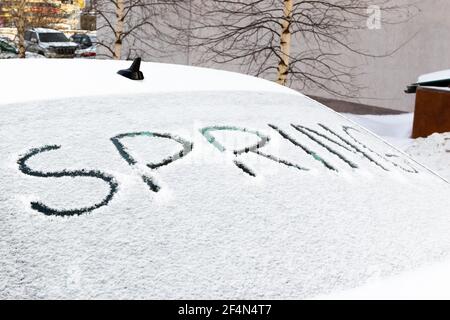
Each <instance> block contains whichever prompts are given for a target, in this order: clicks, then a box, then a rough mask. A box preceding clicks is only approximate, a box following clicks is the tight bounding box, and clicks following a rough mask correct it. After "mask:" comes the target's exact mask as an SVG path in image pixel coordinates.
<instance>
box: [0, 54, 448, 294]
mask: <svg viewBox="0 0 450 320" xmlns="http://www.w3.org/2000/svg"><path fill="white" fill-rule="evenodd" d="M30 61H31V60H30ZM128 64H129V63H128V62H107V63H106V62H100V63H98V62H91V61H79V62H78V63H77V62H73V61H70V62H67V63H66V62H64V63H62V62H60V61H59V64H58V70H56V69H55V66H56V65H54V62H53V61H49V60H46V59H43V60H39V61H38V60H35V61H32V62H29V63H26V67H23V68H22V67H21V66H22V64H21V63H10V62H9V61H6V63H3V61H1V62H0V70H1V71H2V73H3V71H4V70H6V74H4V76H3V77H1V78H0V82H1V86H0V87H1V88H2V95H4V96H5V97H6V99H5V100H2V102H1V105H0V150H1V152H0V211H1V214H0V298H172V299H176V298H187V299H189V298H190V299H200V298H201V299H209V298H225V299H226V298H230V299H231V298H243V299H249V298H273V299H274V298H276V299H283V298H308V297H314V296H317V295H324V294H327V293H330V292H334V291H338V290H345V289H349V288H353V287H358V286H361V285H364V284H365V283H367V281H368V280H370V279H372V278H373V277H374V276H377V277H381V278H384V277H388V276H391V275H396V274H399V273H402V272H403V271H405V270H412V269H415V268H417V267H420V266H423V265H426V264H427V263H430V262H437V261H441V260H442V259H445V258H448V257H450V233H449V232H448V230H449V229H450V219H449V215H448V208H449V207H450V197H449V196H448V195H449V192H450V186H449V184H448V183H446V182H445V181H444V180H442V179H441V178H440V177H438V176H436V175H435V174H434V173H433V172H430V171H429V170H428V169H426V168H424V167H423V166H421V165H420V164H418V163H416V162H415V161H414V160H412V159H410V158H409V157H408V156H406V155H405V154H404V153H402V152H401V151H399V150H397V149H395V148H394V147H392V146H390V145H388V144H386V143H385V142H384V141H382V140H380V139H379V138H378V137H377V136H375V135H374V134H373V133H371V132H368V131H367V130H365V129H363V128H362V127H360V126H358V125H357V124H355V123H352V122H350V121H348V120H347V119H345V118H344V117H342V116H340V115H338V114H336V113H334V112H332V111H330V110H329V109H327V108H325V107H323V106H322V105H320V104H318V103H317V102H314V101H313V100H311V99H308V98H306V97H304V96H303V95H301V94H297V93H295V92H293V91H291V90H288V89H285V88H282V87H280V86H277V85H275V84H272V83H270V82H267V81H263V80H258V79H254V78H251V77H245V76H240V75H237V74H233V73H227V72H215V71H213V70H206V69H198V68H186V67H179V66H169V65H162V64H144V65H143V70H144V73H145V75H146V80H144V81H143V82H132V81H129V80H127V79H125V78H122V77H120V76H118V75H117V74H116V73H115V71H116V70H118V69H120V68H123V67H126V66H128ZM24 65H25V64H24ZM21 68H22V69H21ZM18 71H19V72H18ZM19 75H20V76H19ZM5 79H6V80H5ZM30 79H31V80H30ZM80 79H86V82H85V83H87V84H88V85H89V86H88V87H86V88H83V86H82V85H81V84H80V83H82V82H79V81H80ZM28 81H34V82H31V83H29V82H28ZM94 83H95V86H94V87H90V86H91V85H93V84H94ZM23 88H26V90H27V93H29V94H30V95H28V94H27V95H25V94H23ZM64 95H68V96H73V98H69V97H63V96H64ZM13 102H14V103H13Z"/></svg>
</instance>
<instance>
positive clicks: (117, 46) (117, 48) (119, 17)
mask: <svg viewBox="0 0 450 320" xmlns="http://www.w3.org/2000/svg"><path fill="white" fill-rule="evenodd" d="M124 15H125V3H124V0H117V6H116V26H115V30H114V35H115V39H114V56H113V58H114V60H120V58H121V57H122V37H123V31H124V29H123V28H124V19H125V17H124Z"/></svg>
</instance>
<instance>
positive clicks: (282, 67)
mask: <svg viewBox="0 0 450 320" xmlns="http://www.w3.org/2000/svg"><path fill="white" fill-rule="evenodd" d="M293 2H294V0H284V9H283V21H282V23H281V24H282V29H281V36H280V50H281V53H280V56H281V57H280V61H279V63H278V74H277V83H279V84H281V85H283V86H285V85H286V80H287V76H288V72H289V57H290V53H291V30H290V26H291V21H292V8H293Z"/></svg>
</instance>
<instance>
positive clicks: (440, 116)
mask: <svg viewBox="0 0 450 320" xmlns="http://www.w3.org/2000/svg"><path fill="white" fill-rule="evenodd" d="M436 132H437V133H444V132H450V90H449V89H447V88H442V89H440V88H430V87H420V86H419V87H418V88H417V93H416V108H415V111H414V125H413V133H412V138H414V139H415V138H420V137H422V138H425V137H428V136H429V135H431V134H433V133H436Z"/></svg>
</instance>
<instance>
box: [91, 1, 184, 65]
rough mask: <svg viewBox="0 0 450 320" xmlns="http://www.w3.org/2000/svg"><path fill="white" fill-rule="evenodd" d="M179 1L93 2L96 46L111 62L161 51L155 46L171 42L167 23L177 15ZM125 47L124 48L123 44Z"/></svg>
mask: <svg viewBox="0 0 450 320" xmlns="http://www.w3.org/2000/svg"><path fill="white" fill-rule="evenodd" d="M182 2H183V1H182V0H94V1H93V3H92V4H93V8H94V9H95V11H96V13H97V17H98V18H97V31H98V32H99V33H102V35H103V36H102V37H101V38H100V37H99V39H98V45H99V46H101V47H103V48H104V49H105V50H106V52H107V53H106V56H108V57H112V58H113V59H122V58H124V57H126V58H129V57H130V56H131V55H132V54H133V52H136V51H142V50H144V51H145V50H147V49H151V50H152V51H153V52H155V51H160V50H161V48H158V45H157V42H158V41H160V40H162V39H163V38H164V37H166V36H167V37H168V38H170V35H169V33H170V32H168V30H169V29H170V28H168V27H167V26H168V24H166V23H165V22H167V21H168V19H169V18H170V17H173V16H174V15H176V14H177V10H176V8H177V6H178V5H179V4H180V3H182ZM125 42H126V43H127V44H128V45H127V46H126V48H124V43H125Z"/></svg>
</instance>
